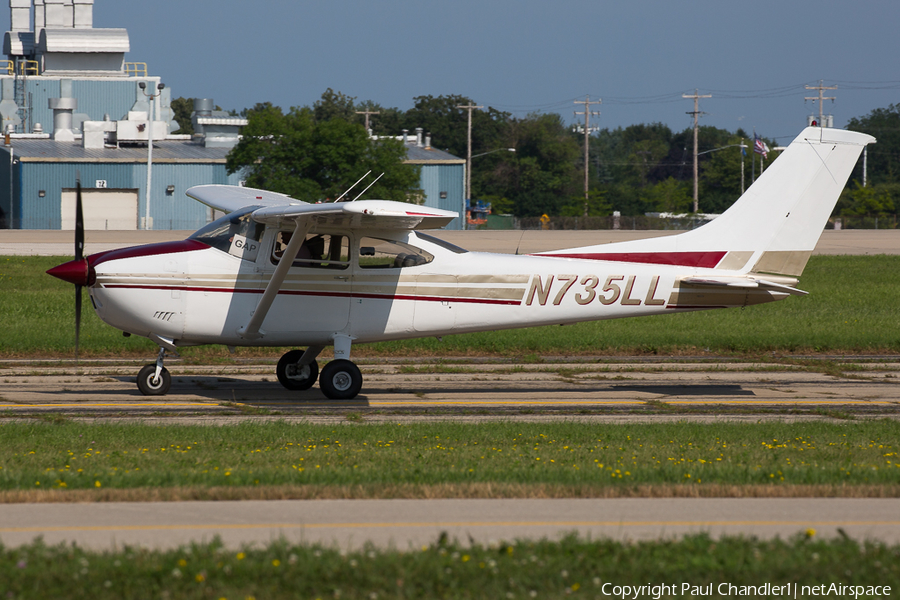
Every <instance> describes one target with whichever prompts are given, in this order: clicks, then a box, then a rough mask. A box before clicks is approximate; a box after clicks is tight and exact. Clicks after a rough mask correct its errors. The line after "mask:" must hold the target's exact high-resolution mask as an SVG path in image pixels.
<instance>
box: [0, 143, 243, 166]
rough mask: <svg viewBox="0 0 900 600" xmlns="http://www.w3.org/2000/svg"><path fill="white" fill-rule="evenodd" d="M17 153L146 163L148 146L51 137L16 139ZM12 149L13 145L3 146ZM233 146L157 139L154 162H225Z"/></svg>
mask: <svg viewBox="0 0 900 600" xmlns="http://www.w3.org/2000/svg"><path fill="white" fill-rule="evenodd" d="M11 147H12V150H13V153H14V156H15V157H16V158H17V159H19V160H21V161H22V162H65V163H69V162H83V163H145V162H147V146H146V145H135V146H122V147H120V148H112V147H110V148H98V149H89V148H82V147H81V141H80V140H77V141H75V142H57V141H54V140H50V139H39V140H35V139H21V138H15V137H13V139H12V144H11ZM0 150H3V151H5V152H7V153H8V152H9V147H7V146H0ZM229 150H230V148H207V147H205V146H203V145H202V144H195V143H192V142H185V141H181V140H163V141H154V142H153V162H154V163H224V162H225V157H226V156H228V152H229Z"/></svg>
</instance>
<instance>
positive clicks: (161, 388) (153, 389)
mask: <svg viewBox="0 0 900 600" xmlns="http://www.w3.org/2000/svg"><path fill="white" fill-rule="evenodd" d="M137 386H138V389H139V390H141V393H142V394H143V395H145V396H165V395H166V392H168V391H169V388H170V387H172V376H171V375H169V371H168V370H167V369H166V368H165V367H163V368H162V370H161V371H160V372H159V377H156V365H155V364H149V365H146V366H145V367H144V368H143V369H141V372H140V373H138V376H137Z"/></svg>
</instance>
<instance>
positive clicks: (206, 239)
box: [190, 206, 266, 260]
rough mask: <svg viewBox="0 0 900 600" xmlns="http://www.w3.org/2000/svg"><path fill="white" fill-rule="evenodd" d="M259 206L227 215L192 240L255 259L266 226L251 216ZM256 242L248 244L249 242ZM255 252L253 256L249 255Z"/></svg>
mask: <svg viewBox="0 0 900 600" xmlns="http://www.w3.org/2000/svg"><path fill="white" fill-rule="evenodd" d="M257 208H259V207H258V206H250V207H247V208H242V209H241V210H238V211H235V212H233V213H230V214H227V215H225V216H224V217H222V218H221V219H216V220H215V221H213V222H212V223H210V224H209V225H207V226H206V227H203V228H201V229H199V230H197V231H196V232H195V233H194V234H193V235H192V236H191V237H190V239H194V240H198V241H201V242H203V243H204V244H207V245H209V246H212V247H213V248H217V249H219V250H221V251H222V252H229V253H231V254H234V255H235V256H238V257H240V258H245V259H247V260H254V259H255V250H256V249H258V248H259V240H260V239H261V238H262V234H263V232H264V231H265V230H266V226H265V225H264V224H262V223H257V222H256V221H254V220H253V218H252V217H251V216H250V215H251V213H253V211H254V210H256V209H257ZM248 241H249V242H256V244H255V248H254V247H253V246H254V244H252V243H251V244H249V245H248V244H247V242H248ZM248 250H253V256H251V255H250V254H248Z"/></svg>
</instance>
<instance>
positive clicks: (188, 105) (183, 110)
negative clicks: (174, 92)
mask: <svg viewBox="0 0 900 600" xmlns="http://www.w3.org/2000/svg"><path fill="white" fill-rule="evenodd" d="M169 106H171V107H172V112H173V113H174V115H175V122H176V123H178V130H177V131H173V132H172V133H180V134H188V135H193V133H194V124H193V123H192V122H191V113H193V112H194V99H193V98H175V99H174V100H172V102H171V103H170V105H169Z"/></svg>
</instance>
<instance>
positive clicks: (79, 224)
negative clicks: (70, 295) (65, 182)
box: [47, 174, 96, 366]
mask: <svg viewBox="0 0 900 600" xmlns="http://www.w3.org/2000/svg"><path fill="white" fill-rule="evenodd" d="M47 274H48V275H53V276H54V277H57V278H59V279H62V280H63V281H68V282H69V283H74V284H75V365H76V366H77V365H78V349H79V342H80V339H81V288H83V287H84V286H86V285H91V284H92V283H93V280H94V278H95V277H96V275H95V274H94V270H93V269H92V268H91V264H90V261H89V260H88V259H86V258H85V257H84V214H83V211H82V207H81V175H80V174H79V175H78V176H77V178H76V181H75V260H71V261H69V262H67V263H63V264H61V265H58V266H55V267H53V268H52V269H50V270H48V271H47Z"/></svg>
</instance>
